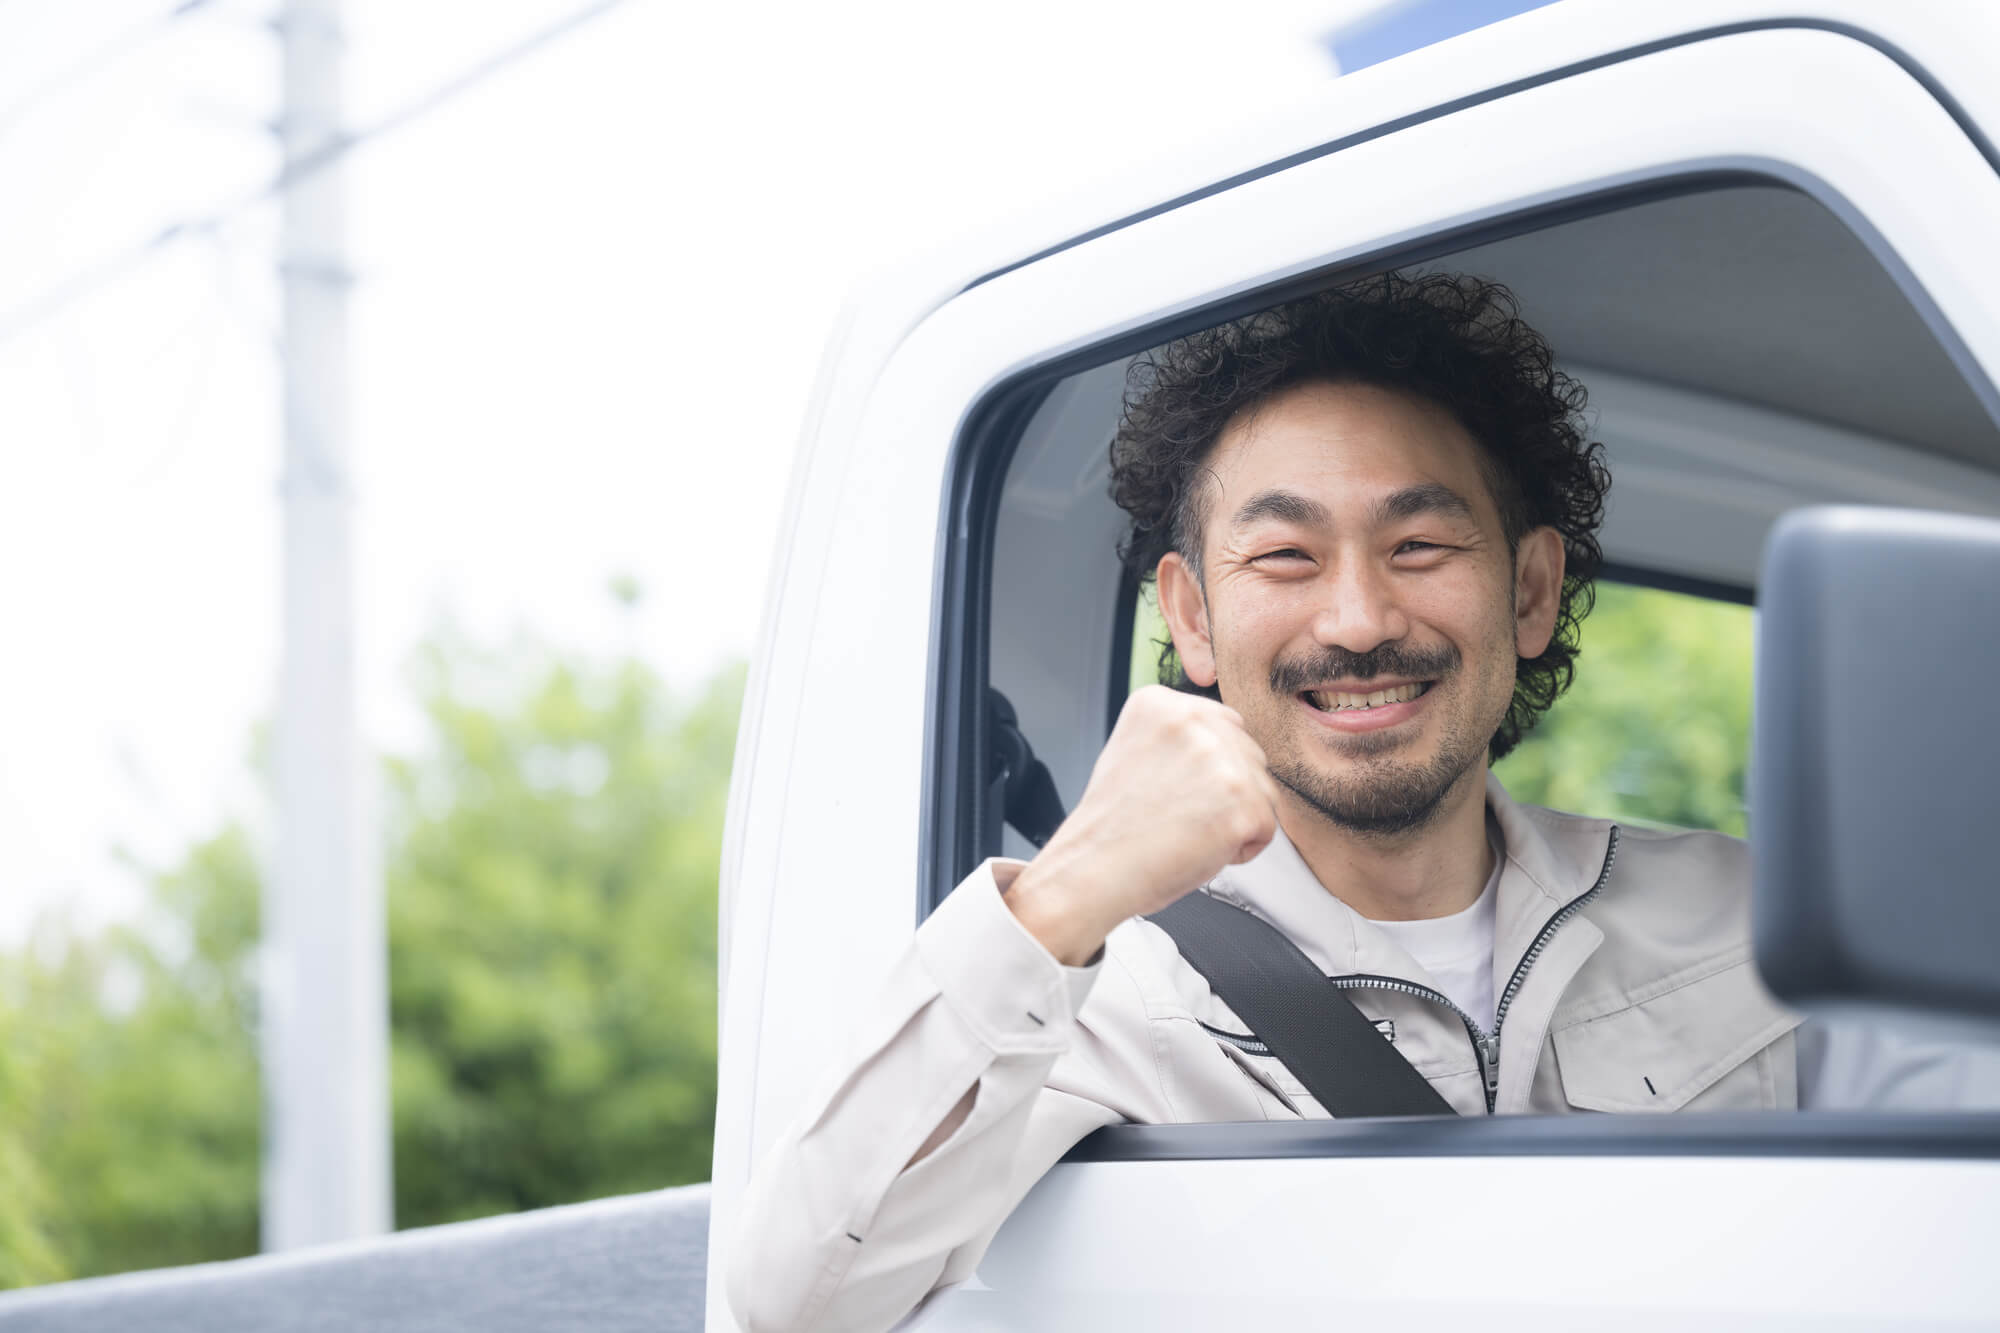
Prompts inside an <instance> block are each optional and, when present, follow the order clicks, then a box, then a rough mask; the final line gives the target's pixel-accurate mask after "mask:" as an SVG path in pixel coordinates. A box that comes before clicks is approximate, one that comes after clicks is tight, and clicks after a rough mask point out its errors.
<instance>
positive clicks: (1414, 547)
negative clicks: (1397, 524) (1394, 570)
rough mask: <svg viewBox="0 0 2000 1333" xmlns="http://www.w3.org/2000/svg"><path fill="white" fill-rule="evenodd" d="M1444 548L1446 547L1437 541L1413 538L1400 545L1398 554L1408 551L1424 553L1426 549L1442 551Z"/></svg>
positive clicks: (1397, 550)
mask: <svg viewBox="0 0 2000 1333" xmlns="http://www.w3.org/2000/svg"><path fill="white" fill-rule="evenodd" d="M1444 549H1445V548H1444V547H1442V546H1440V545H1438V544H1437V543H1436V542H1427V541H1419V540H1416V539H1414V538H1412V539H1411V540H1409V541H1406V542H1404V543H1403V544H1402V545H1400V546H1398V547H1397V548H1396V554H1398V555H1402V554H1403V553H1404V552H1406V551H1407V552H1410V553H1412V554H1422V553H1423V552H1425V551H1442V550H1444Z"/></svg>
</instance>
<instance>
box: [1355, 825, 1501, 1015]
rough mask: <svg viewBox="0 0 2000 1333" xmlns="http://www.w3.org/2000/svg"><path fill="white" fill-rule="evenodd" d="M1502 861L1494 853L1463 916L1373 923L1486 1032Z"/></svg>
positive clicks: (1491, 1006) (1491, 1005)
mask: <svg viewBox="0 0 2000 1333" xmlns="http://www.w3.org/2000/svg"><path fill="white" fill-rule="evenodd" d="M1506 859H1507V858H1506V857H1505V856H1502V855H1501V854H1499V852H1498V851H1496V852H1495V853H1494V856H1493V873H1492V874H1491V875H1488V876H1487V877H1486V887H1485V888H1483V889H1481V890H1480V891H1479V897H1478V898H1477V899H1476V900H1475V901H1474V902H1473V904H1472V906H1470V907H1468V908H1466V909H1465V910H1464V911H1463V912H1454V913H1452V914H1451V915H1450V916H1440V917H1432V918H1431V919H1430V920H1428V921H1377V922H1376V923H1375V924H1376V925H1377V926H1380V927H1381V928H1382V930H1383V931H1384V932H1386V933H1387V934H1388V936H1389V938H1390V939H1392V940H1394V941H1396V943H1397V944H1399V945H1401V946H1402V948H1403V952H1405V953H1407V954H1409V955H1410V957H1412V958H1414V959H1416V960H1417V962H1418V963H1420V964H1422V965H1423V969H1424V971H1426V972H1428V973H1430V974H1431V979H1432V980H1433V981H1435V982H1437V988H1438V989H1439V990H1441V991H1443V992H1444V993H1445V995H1446V996H1448V997H1449V998H1450V1000H1451V1002H1452V1003H1453V1004H1455V1005H1457V1006H1458V1007H1459V1008H1461V1009H1463V1010H1465V1012H1466V1013H1468V1014H1471V1015H1472V1018H1473V1021H1474V1022H1476V1023H1478V1024H1479V1026H1480V1027H1481V1028H1482V1029H1484V1030H1485V1031H1487V1032H1491V1031H1493V1019H1494V996H1493V931H1494V924H1493V923H1494V904H1495V903H1496V902H1497V900H1498V898H1499V885H1500V867H1501V866H1502V865H1504V864H1505V863H1506Z"/></svg>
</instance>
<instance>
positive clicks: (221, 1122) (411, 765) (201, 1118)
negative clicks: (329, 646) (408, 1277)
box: [0, 634, 742, 1286]
mask: <svg viewBox="0 0 2000 1333" xmlns="http://www.w3.org/2000/svg"><path fill="white" fill-rule="evenodd" d="M418 690H419V697H420V699H421V702H422V705H423V709H424V714H425V716H426V718H427V720H428V724H429V732H430V740H429V744H428V745H427V746H426V747H425V749H424V750H423V751H422V752H421V753H420V754H418V755H416V756H414V757H408V758H401V759H396V760H392V761H390V762H389V764H388V766H387V783H386V801H385V804H386V810H385V833H386V835H387V836H386V851H385V854H386V878H387V889H388V917H389V978H390V1025H391V1042H392V1068H391V1076H392V1085H393V1090H394V1116H395V1120H394V1126H395V1129H394V1132H395V1170H396V1195H395V1197H396V1222H397V1225H398V1226H421V1225H425V1224H429V1223H434V1222H448V1221H454V1220H457V1219H461V1218H468V1217H477V1216H481V1215H484V1214H489V1213H498V1212H511V1211H514V1210H516V1209H522V1208H536V1207H542V1206H545V1205H549V1204H557V1203H566V1202H571V1201H575V1200H581V1199H588V1198H596V1197H600V1196H603V1195H608V1194H618V1193H625V1192H630V1191H635V1190H645V1189H653V1188H657V1187H661V1186H666V1185H674V1184H681V1183H685V1182H688V1181H695V1180H704V1179H707V1177H708V1170H709V1155H710V1142H711V1136H712V1130H713V1115H714V1110H713V1108H714V1100H715V939H716V875H717V869H718V865H719V860H720V851H721V836H722V817H723V807H724V803H725V801H726V799H727V793H728V785H729V767H730V760H731V756H732V752H733V749H734V743H735V734H736V719H737V712H738V709H739V706H740V702H741V697H742V672H741V670H740V669H731V670H729V671H726V672H724V673H723V674H722V675H721V676H719V677H718V678H717V679H715V680H714V681H713V682H711V683H710V684H709V685H708V686H707V687H706V688H705V689H704V690H702V691H701V692H700V693H698V694H697V695H696V696H695V697H693V698H689V699H685V700H682V699H676V698H674V697H673V696H672V695H671V694H670V693H669V691H668V690H667V689H666V688H665V687H664V685H663V684H662V682H661V681H660V680H659V679H658V678H657V677H656V676H655V675H653V674H652V673H651V672H650V671H649V670H647V669H646V668H645V667H643V666H640V665H638V664H637V663H634V662H616V663H610V664H591V663H585V662H578V661H571V660H566V659H564V658H562V657H560V656H558V655H555V654H553V653H549V652H547V651H546V650H542V649H538V648H534V647H533V646H526V647H520V646H517V647H516V648H513V649H510V650H508V651H506V652H496V651H481V650H479V649H476V648H474V647H472V646H469V645H467V644H465V643H463V642H461V641H459V640H458V639H456V638H455V637H453V636H451V635H449V634H441V635H439V636H438V637H437V638H436V639H435V641H434V642H432V643H431V644H430V645H429V646H428V647H427V648H426V649H425V651H424V652H423V653H422V655H421V658H420V665H419V670H418ZM260 860H261V857H260V855H259V852H258V849H257V847H256V845H255V841H254V840H253V838H252V837H251V836H250V834H249V833H248V832H246V830H245V829H244V828H243V827H242V826H240V825H231V826H230V827H227V828H225V829H223V830H221V831H220V832H218V833H217V834H215V835H214V836H213V837H211V838H209V839H207V840H205V841H203V842H201V843H200V844H198V845H196V846H195V847H194V848H192V849H191V850H190V851H189V852H188V854H187V855H186V857H185V858H184V859H183V860H182V861H181V863H180V864H179V865H177V866H174V867H172V868H171V869H169V870H166V871H164V872H161V873H157V874H155V875H152V876H150V878H151V880H152V909H153V910H152V914H151V915H150V916H149V917H148V918H147V919H145V920H142V921H138V922H134V923H132V924H130V925H123V926H118V927H114V928H111V929H107V930H104V931H101V932H98V933H95V934H89V935H83V936H75V935H66V934H64V933H62V932H59V931H50V930H43V931H41V932H40V933H39V935H38V937H37V938H36V939H35V940H34V941H33V942H32V944H31V945H30V947H28V948H27V949H24V950H22V951H20V952H18V953H16V954H14V955H11V956H7V957H4V958H0V1286H18V1285H24V1284H27V1283H33V1282H42V1281H51V1280H55V1279H58V1278H63V1277H82V1276H88V1275H91V1274H99V1273H113V1272H120V1271H125V1270H129V1269H135V1268H151V1267H158V1266H161V1265H167V1264H181V1263H192V1262H197V1261H200V1260H207V1259H221V1258H228V1257H233V1256H237V1255H243V1254H249V1253H253V1252H255V1250H256V1248H257V1242H258V1234H257V1232H258V1227H257V1197H258V1163H259V1144H258V1134H259V1121H260V1114H259V1101H260V1095H261V1094H260V1091H259V1086H258V1081H257V1065H256V1036H255V1033H256V991H255V987H254V970H253V969H254V962H255V957H254V955H255V948H256V941H257V930H258V927H257V918H258V895H259V864H260Z"/></svg>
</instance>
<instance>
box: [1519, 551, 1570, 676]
mask: <svg viewBox="0 0 2000 1333" xmlns="http://www.w3.org/2000/svg"><path fill="white" fill-rule="evenodd" d="M1563 568H1564V563H1563V544H1562V535H1561V534H1560V533H1558V532H1557V531H1556V530H1555V529H1554V528H1536V529H1535V530H1534V531H1532V532H1530V533H1528V534H1527V535H1526V536H1524V537H1522V538H1521V544H1520V545H1519V546H1518V547H1516V548H1515V550H1514V651H1515V652H1516V653H1517V654H1519V655H1520V656H1521V657H1524V658H1528V657H1540V656H1541V655H1542V654H1543V653H1544V652H1545V651H1547V649H1548V646H1549V640H1550V639H1551V638H1553V637H1554V635H1555V632H1556V612H1557V611H1558V610H1559V609H1561V606H1562V586H1563Z"/></svg>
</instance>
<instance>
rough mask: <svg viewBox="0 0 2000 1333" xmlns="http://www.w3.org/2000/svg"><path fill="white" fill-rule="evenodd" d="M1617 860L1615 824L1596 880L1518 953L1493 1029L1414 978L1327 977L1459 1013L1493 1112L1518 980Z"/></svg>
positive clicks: (1342, 985)
mask: <svg viewBox="0 0 2000 1333" xmlns="http://www.w3.org/2000/svg"><path fill="white" fill-rule="evenodd" d="M1617 859H1618V826H1617V825H1616V824H1613V825H1612V826H1611V841H1610V844H1609V845H1608V846H1607V847H1606V848H1605V849H1604V866H1603V868H1602V869H1600V870H1599V871H1598V872H1597V882H1596V883H1595V884H1592V885H1591V886H1590V887H1589V888H1588V889H1587V890H1585V891H1584V892H1583V893H1581V894H1578V895H1577V896H1576V897H1574V898H1572V899H1570V900H1569V902H1568V903H1567V904H1565V905H1564V906H1563V907H1561V908H1559V909H1558V910H1557V912H1556V914H1555V915H1554V916H1552V917H1550V918H1549V919H1548V920H1547V921H1546V922H1544V923H1543V925H1542V928H1541V930H1540V931H1539V932H1538V933H1537V934H1536V935H1535V938H1534V941H1533V942H1532V943H1531V944H1529V945H1528V951H1527V952H1526V953H1524V954H1522V955H1521V961H1520V962H1519V963H1518V964H1516V965H1515V968H1514V975H1512V976H1511V977H1509V978H1507V985H1506V988H1505V989H1503V990H1502V991H1501V992H1500V1002H1499V1003H1498V1004H1496V1005H1495V1006H1494V1007H1493V1031H1491V1032H1488V1031H1486V1029H1484V1028H1482V1027H1480V1026H1479V1021H1478V1020H1477V1019H1475V1018H1474V1017H1473V1016H1472V1015H1471V1014H1468V1013H1466V1012H1465V1010H1463V1009H1461V1008H1459V1007H1458V1006H1457V1005H1456V1004H1453V1003H1452V1002H1451V999H1450V997H1449V996H1446V995H1444V994H1442V993H1441V992H1438V991H1434V990H1432V989H1431V988H1430V987H1429V986H1419V985H1417V984H1416V983H1415V982H1413V981H1401V980H1398V979H1397V978H1395V977H1378V976H1370V975H1368V974H1366V973H1359V972H1357V973H1350V974H1349V975H1347V976H1342V977H1328V978H1327V980H1328V981H1330V982H1332V983H1333V984H1334V985H1335V986H1336V987H1338V988H1339V989H1341V990H1386V991H1395V992H1396V993H1398V994H1400V995H1414V996H1416V997H1417V998H1418V999H1420V1000H1429V1001H1431V1002H1432V1003H1434V1004H1440V1005H1443V1006H1444V1007H1445V1008H1447V1009H1449V1010H1451V1011H1452V1012H1453V1013H1454V1014H1457V1015H1458V1021H1459V1022H1461V1023H1463V1024H1465V1034H1466V1036H1468V1037H1470V1038H1471V1039H1472V1053H1473V1055H1475V1056H1476V1057H1477V1058H1478V1060H1479V1075H1480V1078H1481V1079H1483V1080H1484V1081H1485V1084H1486V1114H1488V1115H1492V1114H1493V1106H1494V1103H1495V1102H1496V1100H1497V1099H1498V1098H1499V1096H1500V1028H1501V1025H1502V1024H1504V1023H1505V1022H1506V1021H1507V1007H1508V1006H1509V1005H1511V1004H1513V1003H1514V997H1515V996H1516V995H1517V994H1519V993H1520V990H1521V983H1522V982H1523V981H1525V980H1527V976H1528V969H1529V968H1530V967H1532V966H1534V962H1535V960H1536V959H1537V958H1540V957H1541V956H1542V951H1543V950H1545V949H1547V948H1548V946H1549V940H1550V939H1551V938H1552V937H1553V936H1554V935H1555V933H1556V932H1557V931H1558V930H1560V929H1562V926H1563V923H1564V922H1566V921H1568V920H1569V919H1570V918H1571V917H1573V916H1575V915H1576V914H1577V912H1578V911H1579V910H1581V909H1582V907H1583V905H1584V904H1585V903H1587V902H1589V901H1590V900H1591V899H1592V898H1595V897H1596V896H1597V895H1598V894H1599V893H1601V892H1603V890H1604V885H1605V883H1606V882H1607V881H1609V880H1610V878H1611V866H1612V863H1613V862H1615V861H1617Z"/></svg>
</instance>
